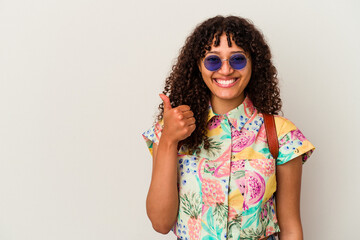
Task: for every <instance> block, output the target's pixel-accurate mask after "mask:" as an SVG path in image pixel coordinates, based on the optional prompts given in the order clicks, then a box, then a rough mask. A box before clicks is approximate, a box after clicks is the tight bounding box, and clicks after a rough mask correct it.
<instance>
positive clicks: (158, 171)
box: [146, 95, 195, 234]
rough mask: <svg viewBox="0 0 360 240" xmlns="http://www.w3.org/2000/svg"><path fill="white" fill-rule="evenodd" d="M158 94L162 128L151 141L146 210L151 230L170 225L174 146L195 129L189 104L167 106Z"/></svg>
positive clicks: (174, 199) (174, 210) (174, 200)
mask: <svg viewBox="0 0 360 240" xmlns="http://www.w3.org/2000/svg"><path fill="white" fill-rule="evenodd" d="M162 96H163V97H162V99H163V101H164V116H163V117H164V128H163V130H162V134H161V137H160V140H159V145H157V144H156V143H154V144H153V171H152V178H151V183H150V188H149V192H148V195H147V199H146V211H147V215H148V217H149V219H150V221H151V223H152V225H153V228H154V229H155V231H157V232H160V233H163V234H166V233H168V232H169V231H170V230H171V228H172V227H173V225H174V223H175V221H176V218H177V214H178V208H179V199H178V189H177V153H178V149H177V146H178V143H179V142H180V141H181V140H183V139H185V138H187V137H189V136H190V135H191V133H192V132H193V131H194V130H195V118H194V117H193V115H194V114H193V112H192V111H191V110H190V107H189V106H185V105H181V106H178V107H176V108H171V105H170V100H169V99H168V98H167V97H166V96H165V95H162Z"/></svg>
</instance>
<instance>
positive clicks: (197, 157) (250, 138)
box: [143, 97, 315, 240]
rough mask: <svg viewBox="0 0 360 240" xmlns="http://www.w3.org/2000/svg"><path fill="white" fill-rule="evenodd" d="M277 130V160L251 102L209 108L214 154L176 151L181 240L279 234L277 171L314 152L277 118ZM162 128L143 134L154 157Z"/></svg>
mask: <svg viewBox="0 0 360 240" xmlns="http://www.w3.org/2000/svg"><path fill="white" fill-rule="evenodd" d="M275 125H276V130H277V135H278V140H279V156H278V158H277V159H274V158H273V157H272V155H271V153H270V151H269V147H268V144H267V139H266V131H265V125H264V119H263V115H262V114H261V113H259V112H258V111H257V109H256V108H255V107H254V105H253V104H252V102H251V100H250V98H248V97H246V98H245V100H244V101H243V103H242V104H241V105H239V106H238V107H237V108H235V109H233V110H231V111H229V112H228V113H226V114H223V115H220V114H216V113H214V112H213V111H212V107H211V103H210V104H209V115H208V125H207V128H208V132H207V136H208V137H209V138H210V142H211V147H210V149H209V150H205V149H204V148H201V151H200V152H197V153H193V154H189V152H188V151H187V149H186V148H184V147H181V148H180V149H179V151H178V157H177V161H178V189H179V212H178V217H177V221H176V223H175V225H174V226H173V229H172V231H173V232H174V233H175V235H176V236H177V237H178V238H179V239H188V240H199V239H201V240H213V239H221V240H222V239H261V238H264V237H266V236H270V235H273V234H274V233H277V232H279V231H280V229H279V225H278V222H277V218H276V211H275V195H274V193H275V192H276V176H275V168H276V166H277V165H281V164H284V163H286V162H288V161H290V160H292V159H294V158H296V157H298V156H300V155H302V160H303V163H304V162H305V161H306V160H307V159H308V158H309V156H310V155H311V154H312V152H313V151H314V149H315V148H314V146H313V145H312V144H311V143H310V142H309V141H308V140H307V139H306V138H305V136H304V135H303V134H302V133H301V132H300V130H299V129H298V128H297V127H296V126H295V125H294V124H293V123H292V122H291V121H290V120H288V119H286V118H284V117H282V116H278V115H276V116H275ZM162 128H163V122H162V121H158V122H156V123H155V124H154V125H153V126H152V127H151V128H150V129H149V130H147V131H145V132H144V133H143V137H144V139H145V141H146V143H147V146H148V148H149V150H150V153H151V154H152V147H153V143H157V144H158V143H159V139H160V137H161V131H162Z"/></svg>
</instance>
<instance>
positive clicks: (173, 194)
mask: <svg viewBox="0 0 360 240" xmlns="http://www.w3.org/2000/svg"><path fill="white" fill-rule="evenodd" d="M176 159H177V143H176V142H170V141H167V140H166V137H165V136H162V137H161V138H160V142H159V147H158V146H157V144H156V143H154V145H153V171H152V178H151V184H150V188H149V192H148V196H147V199H146V210H147V214H148V217H149V219H150V220H151V223H152V225H153V228H154V229H155V230H156V231H157V232H160V233H163V234H166V233H168V232H169V231H170V229H171V228H172V226H173V224H174V223H175V221H176V217H177V212H178V205H179V202H178V201H179V200H178V190H177V165H176V164H177V162H176Z"/></svg>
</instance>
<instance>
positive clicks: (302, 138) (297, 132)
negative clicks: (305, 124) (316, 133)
mask: <svg viewBox="0 0 360 240" xmlns="http://www.w3.org/2000/svg"><path fill="white" fill-rule="evenodd" d="M291 139H292V140H296V139H299V140H300V141H302V142H303V141H305V140H306V138H305V136H304V135H303V134H302V132H300V130H299V129H297V130H294V131H292V132H291Z"/></svg>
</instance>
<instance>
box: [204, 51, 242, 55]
mask: <svg viewBox="0 0 360 240" xmlns="http://www.w3.org/2000/svg"><path fill="white" fill-rule="evenodd" d="M209 53H215V54H219V55H220V52H218V51H210V52H207V53H206V54H209ZM230 53H245V52H244V51H232V52H230Z"/></svg>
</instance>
